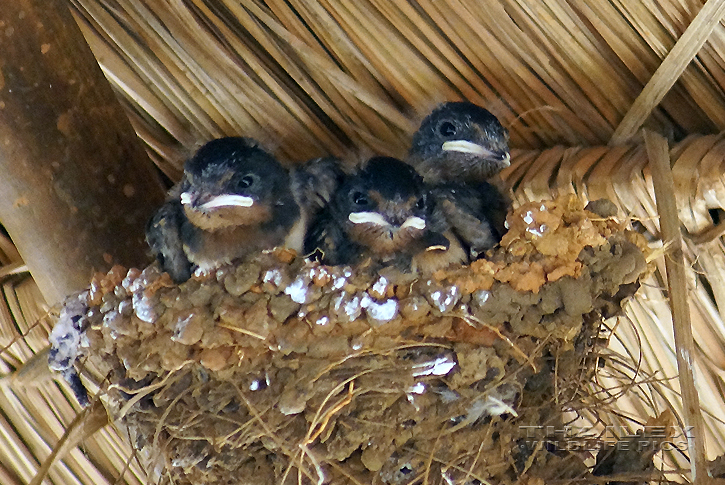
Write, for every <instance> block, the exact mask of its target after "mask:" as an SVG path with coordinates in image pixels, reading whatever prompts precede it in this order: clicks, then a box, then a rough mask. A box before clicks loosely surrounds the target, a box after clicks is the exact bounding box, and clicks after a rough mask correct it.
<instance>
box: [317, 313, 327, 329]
mask: <svg viewBox="0 0 725 485" xmlns="http://www.w3.org/2000/svg"><path fill="white" fill-rule="evenodd" d="M329 323H330V317H328V316H327V315H323V316H321V317H320V318H318V319H317V320H316V321H315V325H319V326H321V327H324V326H325V325H328V324H329Z"/></svg>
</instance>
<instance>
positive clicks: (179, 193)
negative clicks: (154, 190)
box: [146, 137, 304, 282]
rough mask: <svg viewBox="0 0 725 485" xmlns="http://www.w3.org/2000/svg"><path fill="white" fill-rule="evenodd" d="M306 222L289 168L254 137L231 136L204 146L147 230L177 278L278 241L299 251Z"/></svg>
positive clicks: (154, 247) (167, 268)
mask: <svg viewBox="0 0 725 485" xmlns="http://www.w3.org/2000/svg"><path fill="white" fill-rule="evenodd" d="M303 235H304V223H303V221H302V219H301V217H300V208H299V206H298V204H297V202H296V201H295V199H294V196H293V194H292V192H291V188H290V177H289V173H288V172H287V170H285V168H284V167H282V165H280V163H279V162H278V161H277V160H276V159H275V158H274V157H273V156H272V155H270V154H269V153H267V152H266V151H264V150H263V149H262V148H260V147H259V146H258V145H257V144H256V142H254V141H253V140H250V139H247V138H238V137H229V138H221V139H218V140H213V141H210V142H209V143H207V144H206V145H204V146H202V147H201V148H200V149H199V150H198V151H197V152H196V154H195V155H194V156H193V157H192V158H191V159H189V160H188V161H187V162H186V165H185V166H184V176H183V178H182V180H181V182H180V183H179V185H178V186H176V187H175V188H174V189H172V190H171V192H170V198H169V200H168V201H167V202H166V203H165V204H164V205H163V206H162V207H161V208H160V209H159V210H158V211H157V213H156V214H155V215H154V216H153V218H152V219H151V221H150V222H149V225H148V227H147V231H146V240H147V241H148V243H149V245H150V246H151V249H152V251H153V253H154V255H155V256H156V257H157V259H158V260H159V262H160V263H161V266H162V267H163V269H164V270H165V271H167V272H168V273H169V274H170V275H171V277H172V279H173V280H174V281H176V282H181V281H185V280H186V279H188V278H189V277H190V275H191V274H192V273H193V271H194V270H195V269H199V270H200V271H202V272H204V271H208V270H210V269H213V268H215V267H217V266H219V265H221V264H225V263H228V262H231V261H232V260H233V259H236V258H239V257H243V256H246V255H248V254H250V253H253V252H256V251H260V250H263V249H270V248H273V247H275V246H281V245H285V246H286V247H291V248H292V249H295V250H298V251H299V250H301V249H302V241H303V237H304V236H303Z"/></svg>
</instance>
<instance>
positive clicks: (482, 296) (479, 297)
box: [472, 290, 491, 306]
mask: <svg viewBox="0 0 725 485" xmlns="http://www.w3.org/2000/svg"><path fill="white" fill-rule="evenodd" d="M472 296H473V300H474V301H475V302H476V303H477V304H478V306H483V305H485V304H486V302H488V300H489V298H491V292H490V291H488V290H476V291H474V292H473V295H472Z"/></svg>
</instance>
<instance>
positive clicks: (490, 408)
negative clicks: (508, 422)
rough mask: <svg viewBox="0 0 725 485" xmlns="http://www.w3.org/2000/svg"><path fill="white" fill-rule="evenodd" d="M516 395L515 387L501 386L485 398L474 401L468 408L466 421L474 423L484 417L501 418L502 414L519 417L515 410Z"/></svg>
mask: <svg viewBox="0 0 725 485" xmlns="http://www.w3.org/2000/svg"><path fill="white" fill-rule="evenodd" d="M516 395H517V391H516V388H515V387H514V386H507V385H501V386H499V387H497V388H495V389H493V390H491V391H490V392H489V393H488V394H486V396H485V398H483V399H476V400H475V401H473V403H471V406H470V407H469V408H468V414H467V416H466V420H467V421H468V422H473V421H475V420H477V419H478V418H480V417H482V416H501V415H502V414H511V415H512V416H514V417H518V416H519V414H518V413H517V412H516V409H514V405H515V404H516Z"/></svg>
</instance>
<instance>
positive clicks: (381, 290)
mask: <svg viewBox="0 0 725 485" xmlns="http://www.w3.org/2000/svg"><path fill="white" fill-rule="evenodd" d="M372 290H373V291H374V292H375V293H377V294H379V295H384V294H385V293H386V292H387V291H388V279H387V278H386V277H385V276H381V277H380V278H378V280H377V281H376V282H375V283H374V284H373V286H372Z"/></svg>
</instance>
